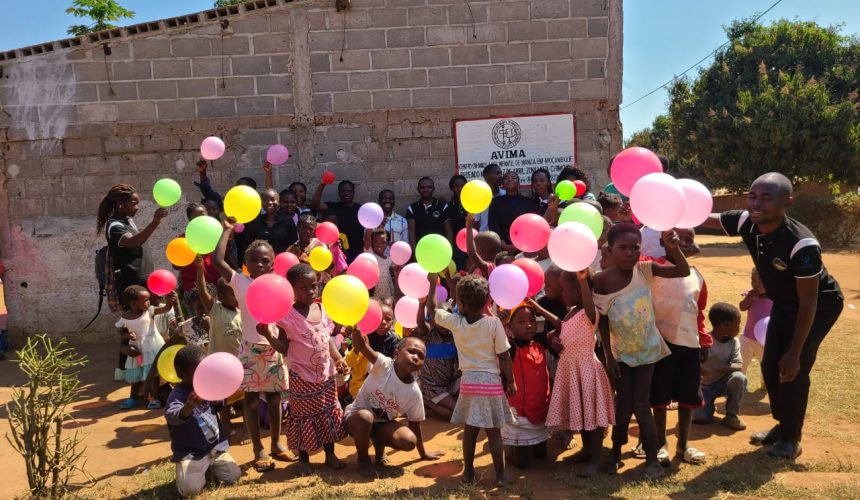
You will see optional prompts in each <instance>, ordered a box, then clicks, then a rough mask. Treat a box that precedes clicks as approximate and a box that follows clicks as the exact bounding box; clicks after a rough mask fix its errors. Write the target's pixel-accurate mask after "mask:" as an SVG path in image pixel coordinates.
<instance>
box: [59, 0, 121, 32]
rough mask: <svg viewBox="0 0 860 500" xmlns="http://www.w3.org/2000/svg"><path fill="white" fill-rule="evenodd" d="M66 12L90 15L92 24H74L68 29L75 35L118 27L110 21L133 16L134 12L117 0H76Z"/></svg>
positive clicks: (74, 14)
mask: <svg viewBox="0 0 860 500" xmlns="http://www.w3.org/2000/svg"><path fill="white" fill-rule="evenodd" d="M66 14H72V15H73V16H75V17H88V18H90V19H91V20H92V21H93V23H92V24H74V25H72V26H69V29H68V30H66V31H67V32H68V34H70V35H74V36H81V35H86V34H87V33H92V32H95V31H103V30H109V29H113V28H116V25H115V24H111V23H110V21H119V20H120V19H122V18H126V17H127V18H129V19H131V18H133V17H134V12H132V11H130V10H128V9H126V8H124V7H123V6H122V5H120V4H119V3H117V2H116V1H115V0H74V1H73V2H72V6H71V7H69V8H68V9H66Z"/></svg>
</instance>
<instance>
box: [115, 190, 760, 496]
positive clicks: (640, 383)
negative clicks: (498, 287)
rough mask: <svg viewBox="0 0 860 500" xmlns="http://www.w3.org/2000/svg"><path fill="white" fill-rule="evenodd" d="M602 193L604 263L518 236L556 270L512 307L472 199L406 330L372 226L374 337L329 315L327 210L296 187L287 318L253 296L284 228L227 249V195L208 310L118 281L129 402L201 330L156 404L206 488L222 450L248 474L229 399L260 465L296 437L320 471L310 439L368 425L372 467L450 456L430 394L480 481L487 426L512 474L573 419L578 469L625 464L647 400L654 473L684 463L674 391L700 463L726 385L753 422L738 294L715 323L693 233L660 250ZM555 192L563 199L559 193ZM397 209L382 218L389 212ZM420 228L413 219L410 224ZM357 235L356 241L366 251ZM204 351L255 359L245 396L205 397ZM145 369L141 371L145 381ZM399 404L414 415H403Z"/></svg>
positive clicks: (284, 451) (542, 453) (227, 462)
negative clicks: (429, 420) (701, 431)
mask: <svg viewBox="0 0 860 500" xmlns="http://www.w3.org/2000/svg"><path fill="white" fill-rule="evenodd" d="M302 186H303V185H302ZM425 188H426V186H425ZM319 191H321V190H319ZM425 191H426V189H425ZM424 194H426V193H424ZM424 194H422V197H423V196H424ZM316 198H317V197H316V196H315V201H317V202H318V200H316ZM342 198H343V196H342ZM349 200H350V201H351V197H350V198H349ZM273 201H274V200H273ZM302 201H304V200H302ZM583 202H588V201H583ZM339 203H343V202H339ZM591 203H593V204H594V205H595V206H597V207H598V208H599V209H600V210H601V211H604V214H605V217H604V220H605V222H606V224H605V227H604V233H603V235H602V236H601V238H600V241H599V243H600V246H601V251H600V252H599V254H598V256H597V258H596V259H595V263H594V265H593V266H592V267H591V268H590V269H586V270H583V271H580V272H576V273H573V272H567V271H562V270H561V269H559V268H558V267H556V266H555V265H554V264H552V262H551V260H550V259H549V256H548V254H547V253H546V249H544V250H542V251H541V252H537V253H534V254H521V255H519V256H523V257H527V258H532V259H535V260H536V261H537V262H538V263H539V264H540V265H541V267H542V268H543V269H544V271H545V286H544V288H543V290H542V291H541V292H540V293H539V294H538V295H536V296H535V297H533V298H532V299H527V300H526V301H524V302H523V303H522V304H520V305H519V306H517V307H515V308H513V309H511V310H505V309H502V308H500V307H498V306H497V305H495V304H494V303H493V300H492V298H491V297H490V292H489V286H488V281H487V280H488V278H489V275H490V274H491V273H492V272H493V271H494V270H495V268H496V266H497V265H501V264H504V263H508V262H510V260H512V259H513V258H514V257H515V256H517V255H515V252H516V251H515V250H512V251H503V248H507V247H506V246H504V245H505V244H504V242H503V239H502V238H500V237H499V235H498V234H496V233H495V232H493V231H481V232H477V234H476V235H473V233H472V228H473V226H474V225H476V224H477V223H478V222H477V221H476V220H475V217H473V216H472V215H467V216H465V217H464V225H465V228H466V247H467V252H466V259H465V262H464V266H463V268H462V269H460V270H459V271H458V272H456V273H453V274H452V273H450V272H447V271H446V272H445V273H443V274H442V275H441V276H437V275H436V274H430V275H429V277H428V279H429V284H430V287H429V289H430V290H431V292H430V293H429V295H428V297H427V298H425V299H423V300H422V301H421V303H420V304H421V307H420V308H419V311H418V315H417V318H416V322H417V325H418V326H417V327H416V328H414V329H411V330H410V329H403V331H402V335H396V334H395V333H394V332H393V330H394V314H393V310H392V301H393V299H395V298H397V297H398V295H399V290H398V289H397V286H396V276H397V273H398V272H399V268H398V267H397V266H394V265H393V264H392V263H391V260H390V257H389V255H388V248H389V246H390V243H391V240H390V239H389V237H390V236H391V235H392V232H391V231H390V230H386V229H385V228H384V227H382V228H380V229H376V230H367V231H365V233H364V239H363V240H362V245H361V246H362V248H363V249H364V250H365V251H369V252H372V253H373V254H374V255H375V257H376V258H377V261H378V263H379V267H380V275H381V276H380V283H379V284H378V285H377V287H376V288H375V289H374V290H373V291H372V292H373V294H372V295H373V297H374V298H373V299H372V300H377V301H378V302H379V305H380V309H381V310H382V321H381V324H380V325H379V327H378V328H377V330H376V331H375V332H372V333H371V334H369V335H366V336H365V335H362V334H361V333H360V332H359V331H358V329H357V328H355V327H344V326H341V325H336V324H334V323H333V322H332V320H331V319H330V318H329V317H328V315H327V314H326V311H325V308H324V307H323V305H322V304H321V303H320V300H319V298H320V294H321V289H322V287H324V286H325V283H326V282H327V281H328V279H330V278H331V277H332V276H334V275H336V274H340V273H341V272H343V271H344V268H345V266H343V265H340V266H339V265H338V264H337V262H335V263H334V264H333V265H332V267H331V268H329V269H328V270H326V271H324V272H320V273H318V272H316V271H314V269H313V268H312V267H311V266H310V265H308V258H309V254H310V251H311V249H313V248H314V247H315V246H318V245H321V243H320V242H319V241H318V240H316V238H314V229H315V225H316V221H317V218H316V217H314V216H313V215H311V214H309V213H301V214H300V213H299V209H298V208H296V207H294V206H293V204H290V206H291V208H292V210H293V211H294V214H295V215H296V220H297V226H296V229H297V230H296V232H295V242H293V243H292V244H289V245H284V247H283V248H284V251H287V252H291V253H294V254H295V255H296V256H297V257H298V258H299V261H300V263H299V264H296V265H294V266H293V267H292V268H290V269H289V271H288V272H287V279H288V280H289V282H290V284H291V285H292V288H293V290H294V294H295V303H294V305H293V307H292V309H291V310H290V312H289V313H288V314H287V315H286V316H284V317H283V318H282V319H281V320H279V321H278V322H277V323H274V324H259V323H258V322H256V321H255V320H254V318H253V317H252V316H251V315H250V314H249V313H248V308H247V305H248V304H247V302H246V294H247V290H248V287H249V285H250V284H251V283H252V282H253V280H254V279H255V278H257V277H259V276H261V275H264V274H267V273H270V272H273V268H274V262H275V257H276V255H277V253H276V251H275V249H274V248H273V245H272V244H271V243H270V242H268V241H266V240H265V239H255V240H253V241H246V242H245V243H244V244H243V245H242V250H241V254H237V257H241V259H238V258H237V259H236V260H235V261H232V262H231V260H232V259H231V258H230V252H231V249H233V247H234V246H235V243H234V240H235V229H236V227H235V224H234V221H232V219H230V218H227V217H224V216H223V214H222V215H221V219H222V221H223V226H224V232H223V233H222V236H221V239H220V241H219V242H218V245H217V248H216V250H215V252H214V254H212V255H211V256H209V257H207V258H208V259H209V260H208V261H206V262H204V258H203V257H199V258H198V260H197V261H196V262H195V263H194V264H193V266H194V269H195V276H196V280H195V289H194V290H192V292H194V293H186V295H185V297H184V299H185V302H186V307H187V308H188V309H189V310H190V311H193V316H192V318H191V319H190V320H188V321H186V322H183V323H181V324H177V323H176V322H175V321H171V322H169V324H168V325H167V326H166V327H165V328H163V329H162V328H160V327H159V326H158V323H159V318H161V317H163V316H164V315H165V314H167V313H169V312H170V311H173V310H174V309H178V300H177V298H176V297H175V296H173V297H172V298H170V299H169V300H168V301H167V303H166V304H165V305H163V306H159V307H156V306H153V304H152V302H151V297H150V294H149V292H148V291H147V290H146V289H145V288H142V287H139V286H130V287H128V288H127V289H126V290H125V291H124V292H123V299H124V303H125V306H126V310H125V312H124V313H123V316H122V318H121V319H120V321H119V322H118V323H117V326H118V327H119V328H120V331H121V333H122V336H123V337H124V338H125V339H127V340H128V343H129V346H130V350H129V354H130V356H129V361H128V362H127V363H128V369H127V371H126V380H128V381H129V382H132V384H133V386H132V397H131V399H130V401H132V403H129V404H128V405H126V407H132V406H134V404H136V403H135V398H136V397H137V396H138V395H143V394H150V401H153V402H154V403H151V407H158V406H157V405H156V403H158V397H157V393H158V390H159V388H161V387H167V388H169V387H170V386H169V385H168V384H166V383H165V381H164V380H159V378H160V374H158V373H157V369H156V370H153V368H154V367H156V366H157V365H158V363H157V358H158V356H159V355H160V353H161V352H163V350H164V349H165V348H166V347H169V346H170V345H174V344H176V343H185V344H188V345H187V346H186V347H184V348H182V349H181V350H180V351H179V353H178V354H177V355H176V358H175V359H176V361H175V368H176V373H177V375H178V376H179V378H180V379H181V382H179V383H178V384H176V385H175V386H174V387H173V390H172V392H171V393H169V397H166V398H165V397H162V403H161V404H165V405H166V406H165V408H166V410H165V414H166V417H167V421H168V427H169V429H170V436H171V446H172V450H173V459H174V461H175V462H177V485H178V488H179V490H180V492H181V493H182V494H184V495H193V494H195V493H197V492H199V491H200V489H201V488H202V487H203V485H205V476H204V475H203V474H205V471H206V470H207V469H209V468H212V469H213V472H214V474H215V477H216V478H217V479H219V480H222V481H228V482H229V481H235V480H237V479H238V477H239V473H238V468H237V467H236V465H235V462H234V461H233V460H232V458H230V456H229V453H227V451H226V448H227V438H226V436H227V435H229V433H230V430H229V425H227V426H226V427H227V429H226V430H225V426H224V425H223V424H225V423H226V424H229V421H228V422H225V421H224V420H225V418H229V405H230V404H231V403H235V402H236V401H238V400H241V405H242V410H243V414H244V423H245V426H246V428H247V431H248V435H249V437H250V440H251V443H252V446H253V449H254V456H255V459H254V464H253V466H254V468H255V469H256V470H257V471H260V472H265V471H268V470H271V469H273V468H274V467H275V461H294V460H295V458H294V455H297V456H298V462H299V464H298V471H299V472H300V473H301V474H309V473H310V472H311V468H310V454H312V453H314V452H316V451H318V450H320V449H322V450H323V451H324V454H325V464H326V465H327V466H329V467H331V468H333V469H340V468H343V467H344V466H345V464H344V462H342V461H341V460H340V459H339V458H338V457H337V456H336V454H335V448H334V444H335V443H337V442H339V441H341V440H343V439H344V438H345V437H347V436H351V437H352V438H353V440H354V442H355V446H356V448H357V454H358V466H359V471H360V472H361V473H362V474H365V475H368V476H373V475H375V473H376V466H375V465H374V464H373V462H372V461H371V459H370V455H369V449H370V446H371V444H372V445H373V446H374V451H375V461H376V465H377V466H378V465H381V464H385V463H386V459H385V448H391V449H394V450H402V451H411V450H414V449H417V451H418V453H419V455H420V457H421V458H422V459H427V460H434V459H437V458H439V457H440V456H441V455H442V454H441V453H438V452H432V451H427V450H425V448H424V442H423V437H422V430H421V422H422V421H424V420H425V415H426V411H427V410H430V411H432V412H434V413H436V414H437V415H438V416H440V417H441V418H444V419H445V420H450V422H451V423H455V424H462V425H463V426H464V432H463V438H462V439H463V459H464V472H463V480H464V481H467V482H470V481H474V480H475V470H474V456H475V447H476V443H477V438H478V435H479V432H480V430H481V429H484V431H485V433H486V435H487V439H488V442H489V449H490V452H491V455H492V459H493V463H494V467H495V472H496V480H497V481H498V482H499V483H505V482H507V475H506V473H505V455H507V457H508V460H509V461H511V462H513V463H514V464H515V465H516V466H517V467H521V468H526V467H529V465H530V463H531V461H532V460H533V459H538V460H540V459H542V458H544V457H546V456H547V443H548V442H549V441H550V439H551V438H552V437H553V436H554V435H556V436H561V437H565V436H566V437H568V438H569V436H570V435H571V434H573V433H579V434H580V435H581V439H582V447H581V450H580V451H579V452H578V453H576V454H575V455H574V457H573V459H574V461H575V462H581V463H582V465H581V466H578V472H579V473H580V474H581V475H583V476H593V475H595V474H597V473H598V472H599V471H600V470H602V469H604V470H607V471H609V472H615V471H617V470H618V468H619V467H621V455H622V447H623V446H624V445H625V444H626V443H627V441H628V426H629V423H630V419H631V417H632V416H634V415H635V417H636V420H637V423H638V426H639V439H640V444H639V445H637V447H636V448H635V449H634V454H636V456H639V457H641V458H644V459H645V460H646V465H645V469H644V470H645V474H646V476H647V477H649V478H658V477H660V476H662V475H663V474H664V468H665V467H667V466H668V465H669V463H670V459H669V452H668V445H667V439H666V430H667V429H666V427H667V425H666V414H667V410H668V409H669V408H670V405H674V404H677V405H678V406H677V408H678V415H679V418H678V430H677V443H676V449H677V455H678V457H679V458H680V459H681V460H682V461H684V462H687V463H693V464H700V463H703V462H704V461H705V454H704V453H702V452H701V451H699V450H697V449H695V448H693V447H692V446H690V445H689V443H688V438H689V433H690V427H691V423H692V422H697V423H707V422H710V421H711V419H712V418H713V414H714V400H715V399H716V398H717V397H720V396H722V395H725V396H726V397H727V402H726V417H725V418H724V419H723V422H724V423H725V424H726V425H728V426H729V427H731V428H733V429H743V428H745V426H744V424H743V422H742V421H741V419H740V417H739V415H738V414H739V412H740V404H741V401H742V398H743V395H744V392H745V390H746V379H745V376H744V374H743V371H744V370H745V365H744V362H745V361H744V360H743V358H742V356H741V343H740V342H739V341H738V339H737V338H736V337H737V336H738V334H739V332H740V320H741V314H740V311H738V309H737V308H736V307H734V306H732V305H730V304H725V303H717V304H713V305H712V306H711V308H710V311H709V313H708V316H709V319H710V322H711V326H712V329H711V331H710V332H708V331H706V327H705V323H704V316H705V310H706V308H707V306H706V304H707V288H706V286H705V281H704V278H703V277H702V276H701V274H699V273H698V271H696V270H695V268H692V267H691V266H690V265H689V264H688V262H687V257H688V256H691V255H694V254H695V253H696V252H697V251H698V248H697V247H696V245H695V241H694V235H693V232H692V231H691V230H681V229H678V230H675V231H668V232H665V233H663V234H662V235H660V239H659V246H660V248H662V249H663V251H664V252H665V255H664V256H659V257H654V256H645V255H643V253H642V251H641V247H642V233H641V232H640V229H639V228H638V227H637V226H635V225H633V224H630V223H628V222H618V220H619V219H621V220H623V218H622V217H623V216H624V215H625V214H627V213H629V212H627V211H625V209H624V208H623V206H621V205H620V197H618V196H617V195H614V194H605V193H601V195H600V196H599V197H598V201H597V202H591ZM557 205H558V204H557V201H555V200H550V201H549V203H548V206H551V207H557ZM207 207H208V206H207ZM340 208H341V209H343V208H344V207H343V205H341V206H340ZM269 209H271V210H269ZM604 209H605V210H604ZM267 210H268V211H272V210H274V205H273V206H272V207H268V208H267ZM267 213H268V212H267ZM189 217H190V215H189ZM263 217H264V216H263V215H261V219H262V218H263ZM266 217H268V218H267V219H266V220H270V221H274V220H275V219H273V218H272V217H270V216H266ZM390 220H391V218H390V216H388V217H386V220H385V221H383V226H385V224H387V223H388V222H390ZM616 222H618V223H616ZM264 225H265V224H264ZM409 229H410V231H409V232H410V233H413V231H414V225H410V228H409ZM246 230H247V229H246ZM413 234H414V233H413ZM336 246H337V245H336ZM343 253H344V256H343V258H344V260H348V259H349V258H350V256H351V254H352V252H343ZM207 266H211V269H214V270H215V271H216V272H217V276H218V277H217V279H216V280H215V283H214V287H215V293H213V292H212V290H211V288H210V286H209V285H208V284H207V276H206V274H207ZM240 269H241V270H240ZM209 279H210V280H211V279H212V278H209ZM437 284H442V285H443V286H445V287H446V288H447V292H448V293H449V295H450V300H448V301H446V302H443V303H437V299H436V294H435V293H433V290H435V288H436V286H437ZM763 294H764V291H763V290H762V287H761V284H760V282H757V281H756V280H755V278H753V289H752V290H750V291H749V292H748V293H747V295H746V297H745V298H744V300H743V302H742V303H741V307H742V309H744V310H747V309H749V310H750V311H751V313H752V312H755V314H756V315H758V317H760V316H761V315H766V311H765V305H759V303H760V302H762V301H763V300H764V298H763V297H764V295H763ZM754 310H755V311H754ZM754 321H755V319H754V317H753V315H752V314H751V315H750V318H749V319H748V325H747V326H748V329H749V330H750V334H749V335H747V334H746V332H745V336H744V338H745V339H746V338H748V337H750V336H752V334H751V331H752V327H751V326H750V322H753V324H754ZM401 337H402V338H401ZM744 342H746V341H744ZM745 349H746V348H745ZM750 351H751V352H752V350H751V349H750ZM206 352H210V353H211V352H230V353H232V354H235V355H236V356H237V357H238V358H239V359H240V360H241V362H242V365H243V366H244V370H245V375H244V380H243V382H242V385H241V387H240V391H241V392H240V394H237V397H236V398H231V399H235V400H236V401H228V402H226V403H225V402H205V401H201V400H200V399H199V398H198V397H197V396H196V394H195V393H194V391H193V387H192V385H191V380H192V378H193V373H194V369H195V367H196V364H197V363H199V361H200V360H201V359H202V357H203V355H204V354H205V353H206ZM759 355H760V354H759ZM144 381H147V382H148V383H147V384H146V388H145V389H143V390H142V389H141V388H140V386H139V385H134V384H140V383H142V382H144ZM282 398H283V399H282ZM165 399H166V401H165ZM237 404H238V403H237ZM401 416H405V417H406V422H402V421H399V420H398V418H399V417H401ZM264 424H267V425H268V427H269V430H270V441H271V442H270V445H269V446H268V447H266V446H264V445H263V442H262V437H261V425H264ZM610 425H611V426H613V430H612V433H611V441H612V448H611V452H610V454H609V459H608V461H605V463H604V459H603V456H602V448H603V441H604V437H605V436H606V434H607V431H608V428H609V426H610ZM282 426H283V431H284V433H285V434H286V437H287V440H286V442H287V444H286V446H285V445H284V444H283V443H282V441H281V437H280V436H281V431H282ZM225 432H226V434H225Z"/></svg>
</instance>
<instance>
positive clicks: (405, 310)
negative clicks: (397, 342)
mask: <svg viewBox="0 0 860 500" xmlns="http://www.w3.org/2000/svg"><path fill="white" fill-rule="evenodd" d="M419 307H420V305H419V304H418V299H416V298H414V297H408V296H407V297H400V300H398V301H397V303H396V304H394V317H395V318H397V322H398V323H400V324H401V325H403V326H405V327H406V328H415V327H416V326H418V308H419Z"/></svg>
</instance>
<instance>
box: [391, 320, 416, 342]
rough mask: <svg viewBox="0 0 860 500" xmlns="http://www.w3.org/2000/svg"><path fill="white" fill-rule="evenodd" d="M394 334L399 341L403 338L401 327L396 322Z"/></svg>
mask: <svg viewBox="0 0 860 500" xmlns="http://www.w3.org/2000/svg"><path fill="white" fill-rule="evenodd" d="M415 326H418V325H415ZM394 334H395V335H397V336H398V337H400V338H401V339H402V338H403V325H401V324H400V323H398V322H397V321H395V322H394Z"/></svg>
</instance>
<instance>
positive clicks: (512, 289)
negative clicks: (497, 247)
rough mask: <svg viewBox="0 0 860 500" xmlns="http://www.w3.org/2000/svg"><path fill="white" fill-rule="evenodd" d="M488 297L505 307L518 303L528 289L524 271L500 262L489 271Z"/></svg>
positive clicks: (511, 306) (508, 307)
mask: <svg viewBox="0 0 860 500" xmlns="http://www.w3.org/2000/svg"><path fill="white" fill-rule="evenodd" d="M489 282H490V297H492V298H493V300H494V301H495V302H496V304H498V305H499V307H504V308H505V309H513V308H514V307H517V306H518V305H520V303H521V302H522V301H523V299H525V298H526V294H527V293H528V291H529V279H528V277H527V276H526V273H525V272H524V271H523V270H522V269H520V268H519V267H517V266H515V265H513V264H502V265H501V266H499V267H497V268H496V269H495V270H494V271H493V272H492V273H490V279H489Z"/></svg>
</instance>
